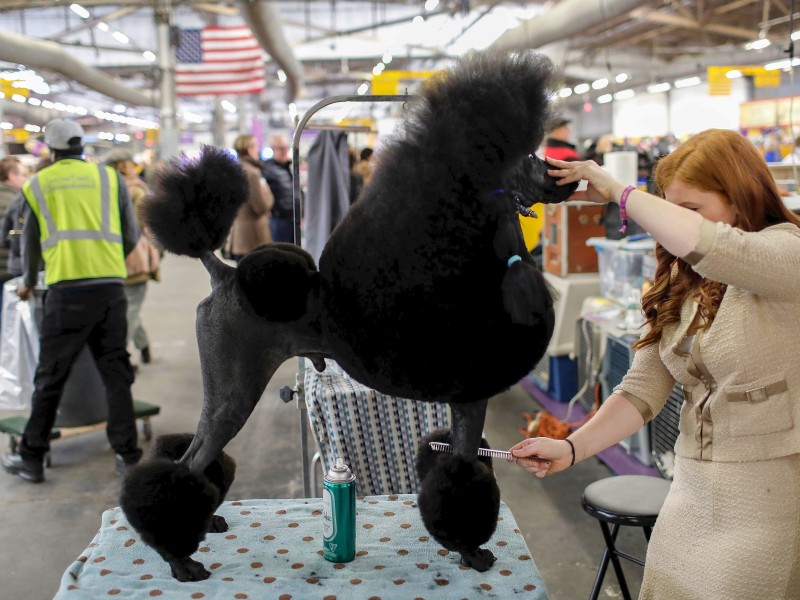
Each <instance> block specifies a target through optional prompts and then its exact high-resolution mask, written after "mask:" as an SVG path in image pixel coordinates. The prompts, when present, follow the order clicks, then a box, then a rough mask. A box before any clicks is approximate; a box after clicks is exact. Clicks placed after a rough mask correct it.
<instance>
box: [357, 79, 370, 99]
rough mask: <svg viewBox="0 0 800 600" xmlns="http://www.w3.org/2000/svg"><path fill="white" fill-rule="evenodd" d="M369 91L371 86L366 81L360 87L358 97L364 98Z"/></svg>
mask: <svg viewBox="0 0 800 600" xmlns="http://www.w3.org/2000/svg"><path fill="white" fill-rule="evenodd" d="M368 91H369V84H368V83H367V82H366V81H365V82H364V83H362V84H361V85H360V86H358V95H359V96H363V95H364V94H366V93H367V92H368Z"/></svg>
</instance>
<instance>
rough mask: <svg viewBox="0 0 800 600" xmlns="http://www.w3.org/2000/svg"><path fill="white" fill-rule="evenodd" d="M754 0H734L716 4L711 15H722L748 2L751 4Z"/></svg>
mask: <svg viewBox="0 0 800 600" xmlns="http://www.w3.org/2000/svg"><path fill="white" fill-rule="evenodd" d="M755 1H756V0H734V2H730V3H728V4H723V5H722V6H718V7H717V8H715V9H713V10H712V11H711V13H712V14H713V15H717V16H719V15H724V14H725V13H729V12H733V11H735V10H739V9H740V8H742V7H744V6H747V5H748V4H752V3H753V2H755Z"/></svg>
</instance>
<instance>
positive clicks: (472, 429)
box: [450, 400, 497, 572]
mask: <svg viewBox="0 0 800 600" xmlns="http://www.w3.org/2000/svg"><path fill="white" fill-rule="evenodd" d="M488 405H489V401H488V400H479V401H477V402H470V403H469V404H451V405H450V410H451V412H452V416H453V423H452V427H451V430H450V431H451V433H450V435H451V439H452V443H453V453H454V454H457V455H458V456H461V457H462V458H464V459H465V460H470V461H477V460H478V448H479V447H480V443H481V438H482V436H483V423H484V421H485V420H486V408H487V407H488ZM492 479H493V476H492ZM492 483H494V482H493V481H492ZM495 485H496V484H495ZM487 518H490V519H492V520H496V519H497V513H496V512H495V513H494V514H491V515H487ZM487 541H488V540H487ZM459 553H460V554H461V562H462V563H463V564H464V565H466V566H468V567H472V568H473V569H475V570H476V571H480V572H483V571H487V570H489V569H490V568H491V566H492V565H493V564H494V562H495V560H496V558H495V556H494V554H492V551H491V550H487V549H484V548H474V549H465V548H459Z"/></svg>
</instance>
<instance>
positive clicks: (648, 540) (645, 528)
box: [642, 527, 652, 544]
mask: <svg viewBox="0 0 800 600" xmlns="http://www.w3.org/2000/svg"><path fill="white" fill-rule="evenodd" d="M642 529H644V537H645V538H647V543H648V544H649V543H650V532H651V531H652V529H651V528H650V527H642Z"/></svg>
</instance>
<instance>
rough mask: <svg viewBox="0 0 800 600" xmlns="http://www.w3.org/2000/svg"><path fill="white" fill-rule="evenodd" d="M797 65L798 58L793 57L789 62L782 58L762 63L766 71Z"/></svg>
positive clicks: (799, 61)
mask: <svg viewBox="0 0 800 600" xmlns="http://www.w3.org/2000/svg"><path fill="white" fill-rule="evenodd" d="M797 65H800V58H793V59H792V60H791V62H790V61H789V59H788V58H784V59H783V60H778V61H775V62H771V63H767V64H765V65H764V68H765V69H766V70H767V71H774V70H775V69H788V68H790V67H796V66H797Z"/></svg>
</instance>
